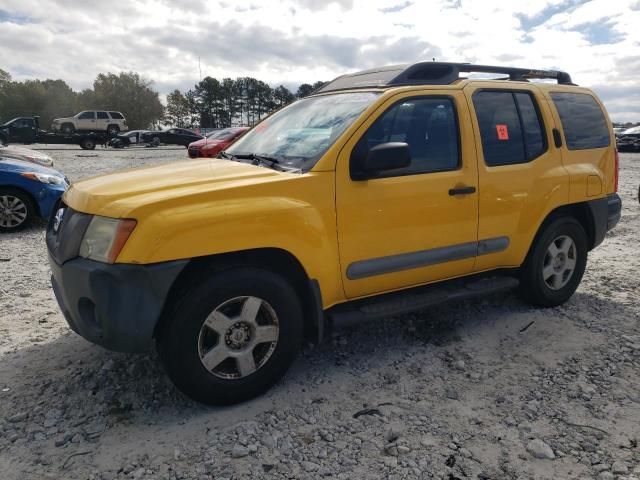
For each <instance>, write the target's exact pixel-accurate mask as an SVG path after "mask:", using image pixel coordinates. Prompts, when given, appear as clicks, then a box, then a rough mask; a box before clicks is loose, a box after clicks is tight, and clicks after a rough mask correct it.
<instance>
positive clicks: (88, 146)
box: [80, 138, 96, 150]
mask: <svg viewBox="0 0 640 480" xmlns="http://www.w3.org/2000/svg"><path fill="white" fill-rule="evenodd" d="M80 148H82V149H83V150H93V149H95V148H96V142H95V140H93V139H92V138H83V139H82V141H81V142H80Z"/></svg>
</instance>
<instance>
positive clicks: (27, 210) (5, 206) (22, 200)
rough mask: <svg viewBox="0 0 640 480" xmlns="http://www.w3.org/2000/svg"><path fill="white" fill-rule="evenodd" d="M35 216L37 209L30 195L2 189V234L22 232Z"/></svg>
mask: <svg viewBox="0 0 640 480" xmlns="http://www.w3.org/2000/svg"><path fill="white" fill-rule="evenodd" d="M35 216H36V208H35V206H34V204H33V200H32V199H31V197H30V196H29V195H28V194H26V193H25V192H23V191H21V190H18V189H15V188H9V187H0V233H10V232H17V231H19V230H22V229H23V228H25V227H27V226H28V225H29V224H31V222H32V221H33V218H34V217H35Z"/></svg>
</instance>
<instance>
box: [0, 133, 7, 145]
mask: <svg viewBox="0 0 640 480" xmlns="http://www.w3.org/2000/svg"><path fill="white" fill-rule="evenodd" d="M0 145H5V146H6V145H9V141H8V140H7V137H5V136H4V135H0Z"/></svg>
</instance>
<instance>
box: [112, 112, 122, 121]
mask: <svg viewBox="0 0 640 480" xmlns="http://www.w3.org/2000/svg"><path fill="white" fill-rule="evenodd" d="M109 115H111V118H114V119H116V120H123V119H124V117H123V116H122V114H121V113H118V112H109Z"/></svg>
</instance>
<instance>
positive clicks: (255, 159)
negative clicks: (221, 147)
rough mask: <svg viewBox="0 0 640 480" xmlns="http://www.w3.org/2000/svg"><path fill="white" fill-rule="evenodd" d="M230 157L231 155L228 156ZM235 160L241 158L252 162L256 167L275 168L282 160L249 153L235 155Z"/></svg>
mask: <svg viewBox="0 0 640 480" xmlns="http://www.w3.org/2000/svg"><path fill="white" fill-rule="evenodd" d="M227 155H229V154H227ZM234 156H235V158H239V159H242V160H252V163H253V164H254V165H260V164H262V165H266V166H268V167H271V168H273V167H274V166H276V165H280V160H278V159H277V158H273V157H267V156H266V155H256V154H255V153H248V154H245V155H234Z"/></svg>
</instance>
